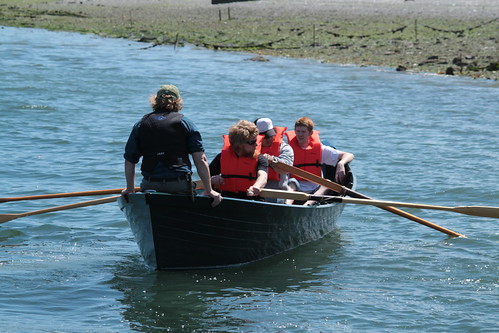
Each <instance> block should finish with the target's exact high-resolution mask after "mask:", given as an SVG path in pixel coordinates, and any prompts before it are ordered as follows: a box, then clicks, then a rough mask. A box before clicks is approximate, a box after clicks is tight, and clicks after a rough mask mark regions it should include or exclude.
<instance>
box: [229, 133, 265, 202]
mask: <svg viewBox="0 0 499 333" xmlns="http://www.w3.org/2000/svg"><path fill="white" fill-rule="evenodd" d="M223 138H224V146H223V148H222V155H221V156H220V171H221V174H222V177H223V179H224V185H222V186H221V190H222V191H227V192H234V193H238V192H246V190H247V189H248V188H249V187H250V186H251V185H253V184H254V183H255V180H256V178H257V164H258V155H260V149H261V147H262V137H261V136H258V137H257V146H256V154H255V156H256V157H254V158H252V157H239V156H237V155H236V153H235V152H234V149H233V148H232V146H231V145H230V142H229V136H228V135H224V136H223Z"/></svg>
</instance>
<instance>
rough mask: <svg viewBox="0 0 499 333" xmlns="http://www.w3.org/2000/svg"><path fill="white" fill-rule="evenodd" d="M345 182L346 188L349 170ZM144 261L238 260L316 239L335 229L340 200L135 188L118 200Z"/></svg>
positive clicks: (194, 264)
mask: <svg viewBox="0 0 499 333" xmlns="http://www.w3.org/2000/svg"><path fill="white" fill-rule="evenodd" d="M348 175H349V177H348V179H349V181H348V183H347V184H345V186H347V187H349V188H351V187H352V186H353V185H354V184H353V182H354V181H353V179H354V178H353V176H352V174H351V172H349V173H348ZM119 205H120V209H121V210H122V211H123V212H124V213H125V215H126V217H127V220H128V222H129V224H130V227H131V229H132V232H133V234H134V236H135V239H136V241H137V244H138V245H139V249H140V252H141V254H142V256H143V258H144V260H145V262H146V264H147V265H148V266H149V267H151V268H153V269H158V270H182V269H207V268H223V267H231V266H237V265H242V264H246V263H250V262H253V261H257V260H261V259H264V258H267V257H271V256H273V255H276V254H278V253H281V252H284V251H288V250H291V249H294V248H296V247H299V246H301V245H303V244H306V243H309V242H312V241H314V240H317V239H320V238H322V237H324V236H325V235H327V234H328V233H330V232H331V231H332V230H334V228H335V225H336V221H337V220H338V219H339V217H340V215H341V213H342V211H343V208H344V203H333V202H324V203H322V204H320V205H314V206H302V205H285V204H279V203H270V202H262V201H251V200H244V199H234V198H227V197H226V198H224V200H223V201H222V203H221V204H220V205H218V206H217V207H214V208H213V207H211V199H210V198H209V197H205V196H201V195H198V196H195V197H194V199H193V198H192V197H190V196H186V195H177V194H168V193H160V192H149V193H136V194H132V195H130V196H129V201H128V203H127V202H125V201H124V200H123V199H121V198H120V199H119Z"/></svg>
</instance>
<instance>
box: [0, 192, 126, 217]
mask: <svg viewBox="0 0 499 333" xmlns="http://www.w3.org/2000/svg"><path fill="white" fill-rule="evenodd" d="M119 197H120V196H119V195H115V196H112V197H107V198H102V199H95V200H89V201H83V202H77V203H74V204H69V205H64V206H56V207H50V208H44V209H40V210H34V211H31V212H26V213H19V214H0V223H4V222H8V221H11V220H14V219H18V218H20V217H25V216H31V215H38V214H44V213H50V212H56V211H59V210H65V209H73V208H79V207H86V206H93V205H100V204H104V203H108V202H113V201H116V200H117V199H118V198H119Z"/></svg>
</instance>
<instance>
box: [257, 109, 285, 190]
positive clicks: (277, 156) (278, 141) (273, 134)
mask: <svg viewBox="0 0 499 333" xmlns="http://www.w3.org/2000/svg"><path fill="white" fill-rule="evenodd" d="M255 124H256V126H257V127H258V131H259V133H260V135H263V140H262V151H261V153H262V154H263V156H265V157H266V158H267V159H269V160H270V161H271V162H282V163H284V164H287V165H293V160H294V152H293V148H291V146H290V145H288V144H287V143H286V142H284V132H285V131H286V130H287V127H277V126H276V127H274V125H273V124H272V120H271V119H270V118H259V119H257V120H256V121H255ZM288 180H289V173H287V172H284V171H282V170H280V169H274V168H273V167H272V163H271V168H269V172H268V179H267V186H265V188H270V189H276V190H288V189H289V188H288Z"/></svg>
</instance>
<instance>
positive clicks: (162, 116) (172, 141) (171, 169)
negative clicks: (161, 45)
mask: <svg viewBox="0 0 499 333" xmlns="http://www.w3.org/2000/svg"><path fill="white" fill-rule="evenodd" d="M150 102H151V106H152V109H153V112H151V113H148V114H146V115H145V116H143V117H142V120H140V121H139V122H137V123H136V124H135V125H134V126H133V129H132V132H131V133H130V136H129V138H128V141H127V144H126V146H125V154H124V155H123V156H124V158H125V177H126V184H127V187H126V189H124V190H123V191H122V193H121V194H122V195H123V196H124V197H125V199H126V198H127V195H128V194H129V193H134V192H135V191H134V187H135V165H136V164H137V163H138V162H139V160H140V158H141V157H142V165H141V170H142V176H143V179H142V183H141V185H140V187H141V189H142V190H149V189H152V190H156V191H159V192H167V193H182V194H188V195H192V193H193V185H192V180H191V174H192V165H191V161H190V159H189V155H192V159H193V160H194V164H195V165H196V169H197V172H198V174H199V177H200V178H201V180H202V182H203V186H204V188H205V191H204V193H203V194H204V195H207V196H210V197H211V198H212V199H213V204H212V205H213V206H216V205H218V204H219V203H220V202H221V200H222V197H221V195H220V193H218V192H216V191H214V190H213V189H212V187H211V181H210V171H209V167H208V160H207V158H206V155H205V154H204V148H203V141H202V139H201V134H200V133H199V131H198V130H197V128H196V126H195V125H194V123H193V122H192V121H190V120H189V119H188V118H186V117H184V115H183V114H181V113H180V110H182V107H183V100H182V98H181V97H180V92H179V90H178V88H177V87H176V86H174V85H164V86H161V87H160V89H159V90H158V92H157V94H156V96H154V95H152V96H151V98H150Z"/></svg>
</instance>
